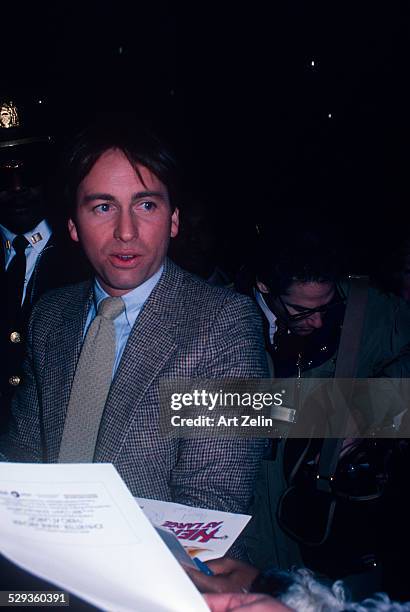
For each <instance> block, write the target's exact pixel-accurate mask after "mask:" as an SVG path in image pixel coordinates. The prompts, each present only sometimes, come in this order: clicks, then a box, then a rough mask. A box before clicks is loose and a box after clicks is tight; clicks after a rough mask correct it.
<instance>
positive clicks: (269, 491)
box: [248, 228, 410, 592]
mask: <svg viewBox="0 0 410 612" xmlns="http://www.w3.org/2000/svg"><path fill="white" fill-rule="evenodd" d="M331 235H332V234H331V232H330V231H328V233H327V236H326V235H323V234H319V233H316V234H315V233H314V232H312V231H310V232H307V231H305V230H304V228H302V229H301V230H299V231H297V230H296V228H294V229H293V233H292V234H291V235H290V236H288V237H287V241H285V244H283V245H282V246H280V247H279V248H278V245H277V244H276V245H275V242H274V241H272V240H270V241H267V242H266V244H265V246H266V247H267V248H265V249H261V252H260V258H259V261H258V268H257V271H256V279H255V282H254V287H253V295H254V298H255V300H256V302H257V303H258V305H259V307H260V309H261V311H262V312H263V314H264V327H265V345H266V349H267V352H268V354H269V355H270V357H271V366H272V371H271V374H272V375H274V376H275V377H277V378H282V379H285V378H295V379H300V382H297V381H295V385H294V389H296V388H297V393H296V391H295V395H294V396H293V398H292V401H294V402H295V403H294V405H293V404H292V402H290V404H292V405H289V406H288V407H289V408H295V409H296V411H297V417H296V423H294V424H292V425H291V426H290V431H291V432H292V429H291V428H293V433H294V432H295V430H298V431H299V432H301V433H302V434H303V431H306V432H307V431H308V430H309V427H306V424H308V425H309V426H311V425H313V424H314V419H313V417H312V409H315V408H317V406H318V404H319V400H320V397H323V395H322V396H319V393H318V389H320V385H321V384H323V379H332V378H333V377H335V374H336V371H337V370H336V368H337V363H338V360H343V358H345V357H346V351H345V352H344V354H343V349H341V348H340V347H341V339H342V330H343V328H344V327H345V326H347V325H348V322H347V318H348V317H347V316H346V312H347V306H348V303H349V299H350V298H351V295H352V294H353V289H352V286H353V285H354V284H355V282H352V281H351V279H349V278H347V277H345V278H343V276H342V274H341V266H340V263H339V259H338V257H337V254H336V253H335V250H334V248H333V245H332V244H329V242H330V241H329V240H328V242H327V243H326V238H327V239H329V236H331ZM279 241H280V237H278V239H277V241H276V243H278V242H279ZM275 246H276V250H275ZM364 304H365V307H364V316H363V322H362V328H360V327H359V328H357V331H354V329H355V328H354V327H353V332H352V333H351V334H350V336H351V338H350V339H353V340H354V336H355V334H356V335H357V336H358V337H359V340H360V342H359V346H358V352H357V367H356V371H355V374H351V375H349V376H350V377H351V378H356V377H357V378H361V379H367V378H369V379H370V378H371V379H373V378H383V377H386V378H383V380H385V381H386V382H387V385H386V392H384V391H383V389H382V387H381V386H380V387H377V389H376V390H377V393H373V396H372V395H371V391H372V387H371V385H369V386H368V387H366V393H364V394H362V396H360V395H359V396H358V399H357V396H356V395H355V396H354V398H353V399H354V402H355V403H354V409H355V410H356V412H355V417H356V419H357V421H356V422H357V436H359V439H358V440H356V441H355V443H354V444H356V443H360V437H361V436H364V435H372V436H373V435H374V436H376V437H377V436H379V437H380V436H382V435H384V434H383V432H384V431H386V430H388V431H390V432H391V431H394V424H395V420H397V417H398V415H399V414H400V413H402V412H403V411H404V410H405V409H406V408H407V406H406V401H405V398H403V397H400V395H399V394H396V395H395V394H394V384H393V385H392V387H389V386H388V384H389V382H390V381H391V379H392V378H393V379H405V378H409V377H410V350H409V349H410V308H409V307H408V305H407V304H406V303H405V302H404V301H403V300H400V299H399V298H397V297H396V296H393V295H387V294H381V293H379V292H378V291H376V290H375V289H373V288H368V289H367V288H366V290H365V302H364ZM350 312H352V311H351V310H350ZM353 318H357V312H356V311H353ZM345 338H346V335H345ZM344 346H346V344H345V345H344ZM349 350H350V349H348V351H347V353H348V352H349ZM347 356H348V355H347ZM345 376H346V375H345ZM392 383H394V381H392ZM379 389H380V392H379ZM295 398H297V399H295ZM312 398H313V399H312ZM349 405H350V404H349ZM306 406H308V408H309V410H306ZM327 414H328V415H329V414H330V413H327ZM301 423H304V424H305V429H303V426H302V427H301ZM392 428H393V429H392ZM308 435H310V434H308V433H305V434H303V435H299V439H290V440H281V441H280V442H275V441H274V443H273V452H272V456H271V457H270V458H269V459H268V460H266V461H265V462H264V464H263V467H262V471H261V476H260V479H259V482H258V484H257V487H256V493H255V501H254V507H253V513H254V515H255V516H254V520H253V524H252V525H251V529H250V532H249V538H248V544H249V546H248V552H249V554H250V559H251V561H252V562H253V563H254V564H256V565H257V566H259V567H260V568H262V569H263V568H266V567H269V566H276V567H277V566H279V567H281V568H282V569H288V568H289V567H292V565H303V564H307V565H308V567H313V568H314V569H319V571H322V572H324V573H325V574H326V573H329V574H328V575H330V576H331V575H332V572H333V573H334V575H335V576H336V577H339V578H340V577H342V576H343V574H342V571H344V570H343V568H344V567H346V568H347V570H346V571H349V563H350V560H349V562H348V561H346V563H344V560H342V554H343V553H342V550H341V547H339V548H338V549H337V550H333V552H332V551H331V553H332V554H330V556H329V549H328V550H327V555H328V556H327V558H325V555H324V553H323V548H320V547H316V549H313V548H312V549H310V550H309V551H308V552H309V555H310V556H309V555H307V554H306V550H307V549H306V547H305V548H304V549H302V550H301V548H300V547H299V544H300V542H299V543H296V539H292V538H290V537H288V536H287V535H286V533H285V531H283V529H282V526H283V523H279V522H278V509H279V508H280V503H281V496H282V495H283V494H284V492H285V491H286V490H289V487H291V486H293V485H295V483H296V487H297V486H298V484H297V483H298V482H299V483H300V479H299V481H297V478H296V476H299V474H300V471H299V472H298V470H299V468H300V466H302V465H304V464H306V465H308V468H309V470H311V472H312V473H314V474H315V473H316V471H317V472H318V463H319V456H320V452H321V448H322V447H321V444H322V442H323V440H320V439H314V436H313V438H310V439H308ZM320 435H322V434H319V436H320ZM388 435H389V434H388ZM334 437H335V438H337V437H339V438H342V437H343V438H345V436H340V435H339V436H337V435H336V436H334ZM350 442H351V441H348V442H344V443H342V451H341V452H340V455H339V458H341V457H342V456H343V455H345V456H346V453H347V452H348V451H349V449H350V447H349V444H350ZM354 444H353V446H352V448H353V447H354ZM336 456H337V455H336ZM363 456H364V459H363V460H362V463H363V462H364V463H366V462H367V459H368V456H367V455H363ZM382 458H383V455H382ZM376 459H378V455H377V452H376ZM358 463H359V464H360V461H359V462H358ZM360 465H361V464H360ZM356 467H357V465H355V464H354V462H353V468H352V469H354V468H356ZM318 473H319V472H318ZM333 473H335V472H333ZM295 479H296V480H295ZM338 484H340V483H339V482H335V483H332V487H335V486H337V485H338ZM315 487H316V485H315V484H313V487H312V488H311V489H309V490H310V491H311V490H313V489H315ZM309 490H307V491H306V496H307V494H308V493H309ZM360 492H362V491H360ZM367 492H368V491H367ZM306 496H305V497H304V496H303V495H302V496H301V499H302V502H301V503H300V504H299V505H296V507H295V517H296V526H297V527H298V528H299V527H300V528H301V527H303V525H305V526H306V527H308V526H309V523H310V522H311V519H310V515H309V512H308V508H307V497H306ZM329 499H330V498H329ZM303 500H304V501H303ZM322 510H323V509H321V508H320V504H317V515H319V513H320V512H321V511H322ZM323 516H324V519H327V518H328V516H329V514H327V510H326V511H323ZM298 517H299V518H298ZM285 518H286V517H285ZM299 519H300V520H299ZM371 520H374V519H372V518H371V515H370V514H369V520H368V524H369V526H370V525H371ZM351 523H352V524H350V525H348V526H346V538H345V544H346V545H347V548H348V549H349V548H350V549H352V548H353V546H352V545H353V542H352V539H351V537H353V540H354V536H351V537H349V533H351V530H352V528H353V523H354V521H352V522H351ZM322 524H323V525H325V524H326V520H324V521H323V522H322ZM322 524H321V526H322ZM292 526H293V525H292ZM349 529H350V531H349ZM301 531H302V528H301ZM294 532H295V531H294ZM379 532H380V525H379V530H376V534H378V533H379ZM289 533H290V529H289ZM306 533H307V534H308V535H307V536H306V539H308V538H309V537H310V536H311V533H310V531H309V529H308V528H307V529H306ZM321 533H322V532H321ZM373 539H374V542H375V544H377V545H379V542H378V540H377V537H376V535H375V537H374V538H373ZM312 551H313V552H312ZM347 552H348V553H349V550H348V551H347ZM315 555H316V557H315ZM325 559H326V560H325ZM359 561H360V562H362V561H363V566H360V563H359V564H358V566H357V567H356V569H355V571H357V572H358V574H360V573H362V574H363V575H364V573H365V572H367V570H368V569H369V568H370V569H371V570H372V571H373V570H374V568H375V567H376V566H377V564H378V561H377V559H373V558H370V556H369V558H368V559H363V560H362V559H359ZM315 562H317V563H320V564H321V565H320V567H315V566H314V565H313V563H315ZM366 564H367V566H366ZM342 566H343V567H342ZM376 569H377V567H376ZM338 572H340V573H338ZM366 580H367V578H366ZM351 586H352V585H351ZM372 587H373V590H377V589H378V588H380V584H377V583H374V584H372V585H370V586H369V589H370V590H369V592H371V588H372ZM353 588H354V587H353Z"/></svg>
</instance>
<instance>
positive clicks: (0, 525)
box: [0, 463, 208, 612]
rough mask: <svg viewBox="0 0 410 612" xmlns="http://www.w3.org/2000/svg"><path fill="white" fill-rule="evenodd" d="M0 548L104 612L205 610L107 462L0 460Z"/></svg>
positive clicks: (24, 566) (182, 571)
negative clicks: (66, 462)
mask: <svg viewBox="0 0 410 612" xmlns="http://www.w3.org/2000/svg"><path fill="white" fill-rule="evenodd" d="M0 550H1V552H2V553H3V554H4V555H5V556H6V557H8V558H9V559H10V560H11V561H13V562H15V563H17V564H18V565H19V566H21V567H23V568H24V569H26V570H28V571H30V572H31V573H33V574H35V575H37V576H39V577H40V578H44V579H46V580H48V581H50V582H52V583H54V584H55V585H56V586H58V587H60V588H62V589H65V590H67V591H69V592H71V593H73V594H75V595H78V596H79V597H82V598H83V599H85V600H86V601H88V602H90V603H91V604H93V605H95V606H97V607H99V608H101V609H103V610H109V611H110V612H111V611H119V612H126V611H131V610H132V611H133V612H135V611H139V612H145V611H149V612H152V611H158V612H173V611H175V612H184V611H187V612H194V611H196V610H198V612H201V611H206V610H208V607H207V606H206V604H205V601H204V599H203V598H202V596H201V595H200V594H199V592H198V591H197V590H196V588H195V587H194V585H193V584H192V582H191V581H190V579H189V578H188V576H187V575H186V574H185V572H184V570H183V569H182V567H181V566H180V565H179V564H178V563H177V561H176V560H175V559H174V557H173V556H172V554H171V553H170V551H169V550H168V549H167V547H166V546H165V544H164V543H163V542H162V540H161V538H160V537H159V535H158V534H157V533H156V531H155V529H153V527H152V525H151V524H150V522H149V521H148V520H147V518H146V517H145V515H144V514H143V512H142V511H141V510H140V509H139V508H138V506H137V505H136V504H135V501H134V498H133V497H132V495H131V493H130V492H129V490H128V489H127V487H126V485H125V484H124V482H123V481H122V479H121V478H120V476H119V475H118V473H117V471H116V470H115V468H114V467H113V466H112V465H111V464H98V463H95V464H59V465H56V464H49V465H47V464H44V465H43V464H35V465H34V464H23V463H0ZM159 585H160V588H159Z"/></svg>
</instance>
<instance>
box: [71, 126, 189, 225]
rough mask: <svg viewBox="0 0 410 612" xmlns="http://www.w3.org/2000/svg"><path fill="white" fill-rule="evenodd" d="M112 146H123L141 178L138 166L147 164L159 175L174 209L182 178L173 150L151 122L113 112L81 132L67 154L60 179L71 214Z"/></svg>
mask: <svg viewBox="0 0 410 612" xmlns="http://www.w3.org/2000/svg"><path fill="white" fill-rule="evenodd" d="M110 149H119V150H120V151H122V152H123V153H124V155H125V156H126V157H127V159H128V161H129V162H130V164H131V165H132V166H133V167H134V168H135V171H136V173H137V175H138V177H139V179H140V180H141V181H142V177H141V174H140V172H139V170H138V166H144V167H145V168H148V170H150V171H151V172H152V173H153V174H155V176H156V177H157V178H158V179H159V180H160V181H161V182H162V183H163V184H164V185H165V187H166V188H167V189H168V194H169V198H170V203H171V210H172V211H174V209H175V207H176V203H177V200H178V192H179V187H178V184H179V180H178V172H177V164H176V160H175V158H174V156H173V154H172V152H171V150H170V149H169V148H168V146H167V145H166V144H165V143H164V142H163V141H162V140H161V139H160V138H159V137H158V136H157V135H156V134H155V133H154V131H153V130H152V129H151V128H150V126H149V125H148V124H147V122H145V121H139V120H136V119H135V118H134V117H133V116H130V115H128V114H115V115H113V114H111V115H109V116H108V115H104V116H103V117H99V119H98V120H97V121H95V122H94V123H93V124H92V125H90V126H89V127H88V128H86V129H85V130H84V131H82V132H81V133H80V134H78V135H77V136H76V137H75V138H74V140H73V141H72V143H71V144H70V145H69V146H68V147H67V149H66V151H65V153H64V155H63V161H62V165H61V175H60V182H61V185H62V186H63V187H62V189H63V198H64V205H65V212H66V216H67V217H74V218H75V212H76V199H77V190H78V187H79V185H80V183H81V182H82V180H83V179H84V178H85V177H86V176H87V174H88V173H89V172H90V171H91V169H92V168H93V166H94V164H95V163H96V162H97V160H98V159H99V158H100V157H101V155H103V154H104V153H105V152H106V151H108V150H110ZM142 182H143V181H142Z"/></svg>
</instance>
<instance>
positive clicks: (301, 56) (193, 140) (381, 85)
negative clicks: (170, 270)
mask: <svg viewBox="0 0 410 612" xmlns="http://www.w3.org/2000/svg"><path fill="white" fill-rule="evenodd" d="M2 12H3V17H2V26H1V30H2V36H1V42H0V45H1V47H0V49H1V57H2V77H1V85H0V88H1V92H0V93H1V94H2V95H3V94H4V95H11V96H13V97H16V95H17V94H16V92H18V95H19V96H20V97H21V98H22V99H24V101H25V104H26V106H27V108H29V107H33V106H37V108H36V111H35V112H36V113H39V112H41V113H42V115H43V117H44V121H46V122H47V123H48V125H49V127H48V128H47V129H49V130H51V131H52V133H54V134H55V135H56V136H57V138H58V139H59V140H60V141H62V140H64V138H65V137H66V136H68V135H70V134H71V133H72V132H73V131H75V130H77V129H78V128H79V127H81V126H82V125H83V124H84V122H86V121H87V120H88V119H89V117H90V116H91V115H92V114H95V113H96V112H98V111H107V110H109V111H111V110H122V109H124V110H131V111H134V112H136V113H137V114H139V115H140V116H142V117H146V118H150V119H153V120H154V122H155V123H157V124H158V125H159V126H160V128H161V130H162V131H163V132H165V134H166V135H167V136H168V137H169V138H170V139H171V140H172V141H173V142H174V144H175V146H176V148H177V150H178V153H179V157H180V159H181V161H182V165H183V168H184V173H185V177H186V178H188V177H189V182H190V190H191V193H193V194H195V195H196V197H198V198H200V199H203V200H204V201H205V202H206V205H207V207H208V210H209V211H210V212H211V217H212V220H213V222H214V223H215V225H216V226H217V229H218V231H219V234H220V235H221V236H223V237H224V239H226V240H227V239H228V236H231V237H232V236H233V237H234V242H235V243H236V255H235V256H236V257H237V258H239V259H241V258H242V259H244V258H246V256H247V252H248V250H249V248H250V247H251V245H252V240H253V236H254V234H255V224H259V226H260V225H262V226H264V227H267V226H268V227H270V228H271V229H274V232H276V233H282V234H283V233H286V232H288V231H289V230H290V229H291V226H292V219H297V218H299V217H300V216H301V215H310V214H311V215H312V216H313V217H317V218H321V219H326V220H328V221H329V222H330V223H331V224H332V228H333V230H332V231H335V233H338V234H339V235H340V236H341V237H342V240H344V243H345V245H346V248H349V249H351V250H352V252H354V255H355V256H354V258H353V260H354V262H355V264H354V265H355V266H356V268H357V269H360V268H361V269H367V268H369V267H371V266H373V265H375V262H376V261H377V260H378V259H382V258H383V256H384V253H386V252H388V251H389V250H390V249H391V248H392V247H394V245H395V244H396V243H397V241H398V240H399V239H400V237H401V235H402V234H404V233H405V231H407V232H408V231H409V223H408V222H409V213H408V208H409V207H408V199H409V193H408V191H409V185H408V179H407V175H408V164H409V153H408V151H409V142H410V141H409V138H408V133H409V129H408V123H409V121H408V114H409V109H410V106H409V95H408V87H407V83H408V80H409V59H410V57H409V55H410V54H409V32H408V30H409V4H408V2H404V1H403V2H398V1H395V0H389V1H388V2H386V1H384V2H374V1H373V2H370V1H364V0H359V1H358V0H356V1H352V2H350V1H347V0H343V1H341V0H339V1H336V0H315V1H310V2H308V1H301V0H291V1H285V2H271V3H262V2H252V3H251V2H247V3H244V4H242V3H241V4H240V3H238V2H235V3H229V4H228V3H224V2H222V1H220V2H219V3H210V2H199V1H197V2H191V3H190V4H186V5H185V4H181V3H176V2H173V3H166V2H153V1H151V2H149V1H146V2H138V1H136V2H125V1H124V0H116V1H114V0H110V1H105V2H104V1H98V2H95V1H86V0H84V1H83V2H82V3H80V2H77V1H74V2H67V1H66V0H60V1H59V2H52V3H51V2H50V3H47V2H32V3H30V5H29V4H27V5H25V4H24V3H21V4H18V3H10V4H9V5H8V7H3V11H2ZM312 62H314V64H312ZM39 100H41V104H39V102H38V101H39Z"/></svg>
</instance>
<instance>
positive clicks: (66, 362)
mask: <svg viewBox="0 0 410 612" xmlns="http://www.w3.org/2000/svg"><path fill="white" fill-rule="evenodd" d="M91 301H92V283H90V282H87V283H81V284H77V285H72V286H70V287H65V288H63V289H58V290H55V291H53V292H50V293H48V294H47V295H46V296H44V297H43V298H42V299H41V300H40V301H39V302H38V304H37V306H36V307H35V309H34V311H33V316H32V319H31V323H30V329H29V337H28V353H27V358H26V362H25V370H26V377H25V384H24V385H23V386H22V388H21V389H19V391H18V392H17V394H16V397H15V401H14V404H13V418H12V423H11V428H10V431H9V434H8V437H7V439H6V440H5V441H3V449H2V451H3V452H4V454H5V455H6V456H7V457H8V459H10V460H16V461H46V462H56V461H57V457H58V452H59V447H60V442H61V437H62V432H63V426H64V419H65V415H66V410H67V405H68V401H69V396H70V389H71V385H72V382H73V378H74V372H75V367H76V363H77V360H78V357H79V354H80V350H81V344H82V335H83V329H84V325H85V320H86V317H87V312H88V309H89V307H90V304H91ZM264 376H267V365H266V359H265V353H264V347H263V338H262V332H261V322H260V319H259V314H258V313H257V311H256V308H255V306H254V305H253V304H252V302H251V300H250V299H248V298H247V297H245V296H242V295H239V294H236V293H234V292H233V291H231V290H229V289H224V288H215V287H211V286H210V285H208V284H207V283H205V282H203V281H201V280H200V279H198V278H196V277H194V276H192V275H191V274H188V273H187V272H185V271H183V270H181V269H180V268H178V267H177V266H176V265H175V264H173V263H172V262H171V261H169V260H167V261H166V265H165V270H164V273H163V275H162V277H161V279H160V280H159V282H158V284H157V285H156V287H155V289H154V290H153V291H152V293H151V295H150V297H149V299H148V300H147V302H146V304H145V305H144V307H143V309H142V311H141V313H140V315H139V316H138V318H137V321H136V323H135V325H134V327H133V329H132V330H131V334H130V337H129V339H128V343H127V345H126V347H125V350H124V353H123V356H122V359H121V362H120V364H119V366H118V370H117V372H116V375H115V377H114V380H113V382H112V385H111V388H110V392H109V396H108V398H107V402H106V406H105V409H104V413H103V417H102V421H101V425H100V430H99V436H98V442H97V447H96V455H95V461H98V462H112V463H113V464H114V465H115V467H116V468H117V470H118V471H119V473H120V474H121V476H122V478H123V479H124V480H125V482H126V484H127V485H128V487H129V488H130V490H131V492H132V494H133V495H137V496H140V497H150V498H156V499H161V500H165V501H176V502H179V503H184V504H189V505H192V506H202V507H205V508H214V509H220V510H227V511H233V512H244V511H246V510H247V506H248V502H249V500H250V495H251V490H252V486H253V482H254V480H255V477H256V473H257V470H258V467H259V463H260V459H261V455H262V452H263V449H264V446H265V441H264V440H261V439H253V440H252V439H250V440H243V439H239V440H238V439H235V440H234V439H231V440H228V439H225V440H220V439H216V438H215V439H209V438H208V439H206V440H199V439H185V440H183V439H176V438H166V437H161V436H160V435H159V389H158V381H159V379H160V378H161V377H164V378H176V377H183V378H186V377H201V378H226V377H242V378H246V377H252V378H255V377H264Z"/></svg>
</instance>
